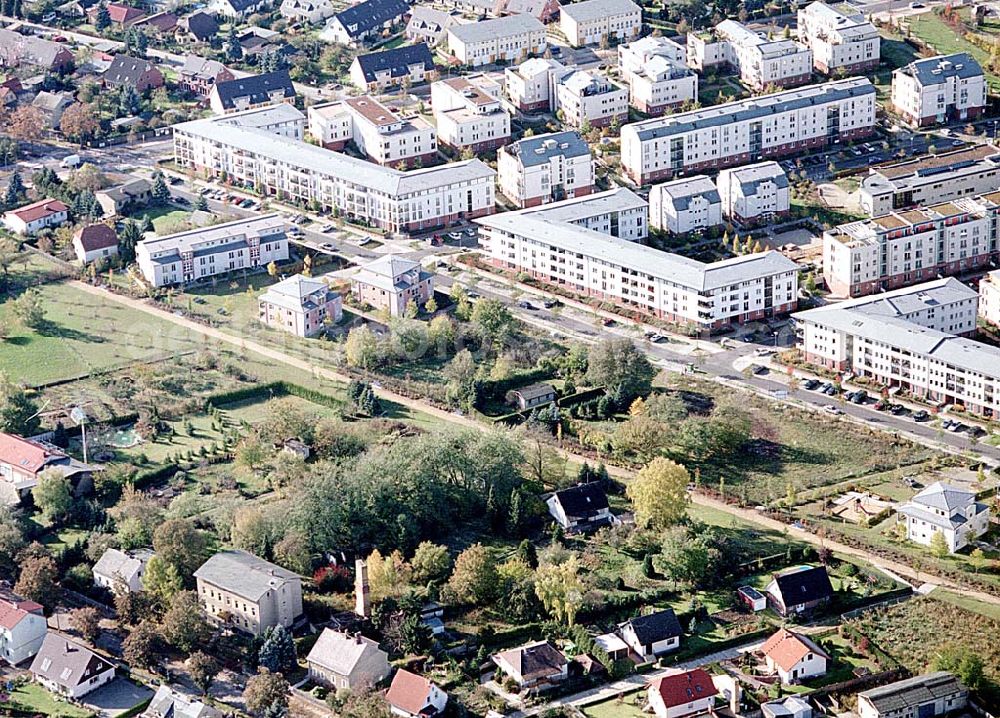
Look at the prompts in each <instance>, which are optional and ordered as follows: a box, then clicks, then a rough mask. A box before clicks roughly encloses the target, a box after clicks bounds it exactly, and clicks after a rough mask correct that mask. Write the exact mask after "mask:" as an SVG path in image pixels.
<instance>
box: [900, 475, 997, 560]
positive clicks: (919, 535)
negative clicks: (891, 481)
mask: <svg viewBox="0 0 1000 718" xmlns="http://www.w3.org/2000/svg"><path fill="white" fill-rule="evenodd" d="M896 516H897V520H898V521H899V523H902V524H903V525H904V526H905V527H906V538H908V539H909V540H910V541H913V542H915V543H918V544H920V545H922V546H931V545H933V543H932V542H933V541H934V535H935V534H938V533H940V534H941V535H943V536H944V540H945V544H946V545H947V546H948V551H949V552H950V553H955V552H957V551H961V550H962V549H963V548H965V547H966V546H968V545H969V544H971V543H972V542H973V541H975V540H976V539H978V538H979V537H980V536H982V535H983V534H984V533H986V531H987V530H988V529H989V527H990V507H989V506H987V505H986V504H984V503H982V502H979V501H976V494H975V492H974V491H969V490H968V489H961V488H958V487H957V486H952V485H951V484H945V483H943V482H941V481H936V482H934V483H933V484H931V485H930V486H928V487H927V488H926V489H924V490H923V491H921V492H920V493H918V494H917V495H916V496H914V497H913V498H912V499H910V500H909V501H907V502H906V503H905V504H903V505H902V506H899V507H898V508H897V509H896Z"/></svg>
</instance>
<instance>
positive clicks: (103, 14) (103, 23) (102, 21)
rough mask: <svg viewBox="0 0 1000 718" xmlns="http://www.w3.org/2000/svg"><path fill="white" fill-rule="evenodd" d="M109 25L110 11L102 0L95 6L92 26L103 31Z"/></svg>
mask: <svg viewBox="0 0 1000 718" xmlns="http://www.w3.org/2000/svg"><path fill="white" fill-rule="evenodd" d="M109 27H111V13H110V12H109V11H108V6H107V5H105V4H104V3H103V2H102V3H101V4H99V5H98V6H97V13H96V14H95V15H94V28H95V29H96V30H97V31H98V32H103V31H105V30H107V29H108V28H109Z"/></svg>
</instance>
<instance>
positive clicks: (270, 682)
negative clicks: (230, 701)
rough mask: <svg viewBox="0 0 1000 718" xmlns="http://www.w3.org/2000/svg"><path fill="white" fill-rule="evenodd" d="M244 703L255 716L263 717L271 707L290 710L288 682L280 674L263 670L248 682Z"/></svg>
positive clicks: (244, 692) (244, 693) (244, 691)
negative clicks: (275, 706)
mask: <svg viewBox="0 0 1000 718" xmlns="http://www.w3.org/2000/svg"><path fill="white" fill-rule="evenodd" d="M243 702H244V703H245V704H246V707H247V710H248V711H250V712H251V713H252V714H254V715H255V716H263V715H264V713H265V711H267V710H269V709H270V708H271V706H274V705H278V706H280V707H283V708H285V709H287V708H288V681H286V680H285V678H284V676H282V675H281V674H280V673H271V672H270V671H269V670H267V669H266V668H261V669H260V671H259V672H258V673H257V675H255V676H253V677H251V678H250V679H249V680H247V684H246V688H245V689H244V690H243Z"/></svg>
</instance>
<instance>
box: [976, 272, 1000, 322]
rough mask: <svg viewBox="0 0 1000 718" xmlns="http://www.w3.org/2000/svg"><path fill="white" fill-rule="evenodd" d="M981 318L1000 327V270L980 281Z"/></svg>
mask: <svg viewBox="0 0 1000 718" xmlns="http://www.w3.org/2000/svg"><path fill="white" fill-rule="evenodd" d="M979 317H980V318H981V319H982V320H983V321H984V322H986V323H987V324H992V325H993V326H1000V269H994V270H993V271H992V272H990V273H989V274H987V275H986V276H985V277H983V278H982V279H980V280H979Z"/></svg>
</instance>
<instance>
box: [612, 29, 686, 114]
mask: <svg viewBox="0 0 1000 718" xmlns="http://www.w3.org/2000/svg"><path fill="white" fill-rule="evenodd" d="M633 44H635V43H633ZM622 75H623V77H624V78H625V81H626V82H627V83H628V88H629V104H631V105H632V107H634V108H635V109H637V110H639V112H645V113H646V114H647V115H662V114H663V113H665V112H667V111H668V110H670V109H673V108H675V107H680V106H681V105H683V104H684V103H686V102H694V101H695V100H697V99H698V75H697V73H695V72H694V71H693V70H691V69H690V68H689V67H688V66H687V65H684V64H682V63H678V62H675V61H674V60H670V59H668V58H666V57H664V56H662V55H654V56H652V57H651V58H650V59H649V61H648V62H646V63H645V64H644V65H643V66H642V67H641V68H640V69H639V70H637V71H632V70H625V69H622Z"/></svg>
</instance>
